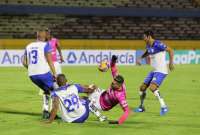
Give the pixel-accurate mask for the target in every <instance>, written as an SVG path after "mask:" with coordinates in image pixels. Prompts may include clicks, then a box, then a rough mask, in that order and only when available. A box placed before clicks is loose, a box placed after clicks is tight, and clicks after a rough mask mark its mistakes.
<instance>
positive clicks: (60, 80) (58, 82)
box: [56, 74, 67, 87]
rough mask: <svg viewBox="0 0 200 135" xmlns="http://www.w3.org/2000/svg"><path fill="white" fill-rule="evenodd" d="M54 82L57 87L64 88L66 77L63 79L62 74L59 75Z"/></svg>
mask: <svg viewBox="0 0 200 135" xmlns="http://www.w3.org/2000/svg"><path fill="white" fill-rule="evenodd" d="M56 81H57V84H58V86H59V87H60V86H65V85H66V83H67V79H66V77H65V75H64V74H59V75H58V76H57V79H56Z"/></svg>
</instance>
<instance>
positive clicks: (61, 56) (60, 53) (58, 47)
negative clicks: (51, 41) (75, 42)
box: [56, 41, 64, 62]
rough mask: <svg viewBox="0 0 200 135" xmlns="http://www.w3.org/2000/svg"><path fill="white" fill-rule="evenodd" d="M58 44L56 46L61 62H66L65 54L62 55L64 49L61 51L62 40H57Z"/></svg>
mask: <svg viewBox="0 0 200 135" xmlns="http://www.w3.org/2000/svg"><path fill="white" fill-rule="evenodd" d="M56 44H57V46H56V48H57V50H58V53H59V55H60V61H61V62H64V59H63V55H62V51H61V47H60V42H59V41H57V43H56Z"/></svg>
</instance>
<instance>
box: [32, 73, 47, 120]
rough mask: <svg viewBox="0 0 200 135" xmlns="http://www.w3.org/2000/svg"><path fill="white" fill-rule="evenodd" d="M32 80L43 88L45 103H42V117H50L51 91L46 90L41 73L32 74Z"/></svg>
mask: <svg viewBox="0 0 200 135" xmlns="http://www.w3.org/2000/svg"><path fill="white" fill-rule="evenodd" d="M30 79H31V81H32V82H33V83H34V84H35V85H37V86H38V87H39V88H40V89H42V90H43V93H44V94H43V96H42V98H43V105H42V112H43V114H42V117H43V118H44V119H48V118H49V112H48V108H49V106H48V103H49V91H46V88H45V87H44V83H43V81H42V79H41V75H35V76H30Z"/></svg>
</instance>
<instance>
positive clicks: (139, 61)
mask: <svg viewBox="0 0 200 135" xmlns="http://www.w3.org/2000/svg"><path fill="white" fill-rule="evenodd" d="M148 55H149V53H148V51H147V50H146V51H145V52H144V53H143V54H142V56H140V57H139V58H137V59H136V64H137V65H141V60H142V59H144V58H145V57H147V56H148Z"/></svg>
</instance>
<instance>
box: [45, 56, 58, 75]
mask: <svg viewBox="0 0 200 135" xmlns="http://www.w3.org/2000/svg"><path fill="white" fill-rule="evenodd" d="M45 57H46V60H47V63H48V64H49V67H50V69H51V72H52V74H53V75H54V76H56V70H55V67H54V64H53V61H52V59H51V58H52V56H51V52H48V53H45Z"/></svg>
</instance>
